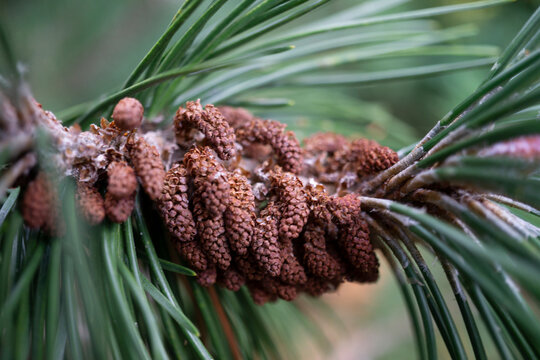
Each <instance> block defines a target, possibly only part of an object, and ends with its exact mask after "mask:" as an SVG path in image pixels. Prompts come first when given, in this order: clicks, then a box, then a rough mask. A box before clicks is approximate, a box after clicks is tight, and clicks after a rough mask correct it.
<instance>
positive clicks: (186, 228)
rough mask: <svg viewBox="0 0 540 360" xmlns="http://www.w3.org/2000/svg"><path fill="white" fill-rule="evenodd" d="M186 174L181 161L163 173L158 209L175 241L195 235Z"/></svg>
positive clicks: (186, 239) (187, 239) (189, 238)
mask: <svg viewBox="0 0 540 360" xmlns="http://www.w3.org/2000/svg"><path fill="white" fill-rule="evenodd" d="M187 176H188V174H187V170H186V168H185V166H184V164H182V163H178V164H176V165H175V166H173V167H172V168H171V169H170V170H169V171H167V174H166V175H165V180H164V183H163V189H162V192H161V198H160V200H159V210H160V213H161V217H162V219H163V222H164V223H165V226H166V227H167V230H168V231H169V233H170V234H171V235H172V236H173V238H174V239H175V240H177V241H191V240H193V238H194V237H195V233H196V230H195V221H194V220H193V215H192V213H191V211H190V210H189V198H188V177H187Z"/></svg>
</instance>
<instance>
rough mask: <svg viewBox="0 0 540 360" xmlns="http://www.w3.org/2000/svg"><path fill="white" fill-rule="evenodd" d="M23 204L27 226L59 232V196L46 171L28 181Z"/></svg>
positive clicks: (23, 213)
mask: <svg viewBox="0 0 540 360" xmlns="http://www.w3.org/2000/svg"><path fill="white" fill-rule="evenodd" d="M21 205H22V209H21V211H22V216H23V219H24V223H25V224H26V226H28V227H30V228H32V229H44V230H46V231H48V232H50V233H52V234H54V233H57V232H58V230H59V229H58V224H57V221H58V212H59V208H58V206H59V205H58V197H57V194H56V191H55V189H54V188H53V186H52V184H51V182H50V180H49V179H48V177H47V175H46V174H45V173H43V172H40V173H38V175H37V177H36V178H35V179H34V180H32V181H31V182H29V183H28V186H27V187H26V189H25V191H24V195H23V198H22V204H21Z"/></svg>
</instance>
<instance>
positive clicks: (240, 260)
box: [234, 254, 264, 281]
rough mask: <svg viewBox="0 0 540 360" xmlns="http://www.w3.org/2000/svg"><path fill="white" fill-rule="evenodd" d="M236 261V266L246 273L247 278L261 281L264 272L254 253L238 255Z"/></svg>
mask: <svg viewBox="0 0 540 360" xmlns="http://www.w3.org/2000/svg"><path fill="white" fill-rule="evenodd" d="M234 261H235V264H236V268H237V269H238V270H239V271H240V272H241V273H242V274H243V275H244V277H245V278H246V280H249V281H259V280H262V278H263V277H264V272H263V270H261V269H260V268H259V267H258V266H257V264H256V261H255V259H254V258H253V255H251V254H247V255H245V256H237V257H235V259H234Z"/></svg>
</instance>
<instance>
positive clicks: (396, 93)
mask: <svg viewBox="0 0 540 360" xmlns="http://www.w3.org/2000/svg"><path fill="white" fill-rule="evenodd" d="M461 2H463V1H424V0H422V1H409V2H408V3H406V4H405V5H404V6H401V7H400V8H399V9H396V10H407V9H419V8H423V7H431V6H438V5H447V4H454V3H461ZM179 3H180V2H178V1H172V0H116V1H110V0H93V1H73V0H54V1H53V0H49V1H37V0H30V1H17V0H8V1H6V0H2V1H0V21H2V22H3V25H4V26H5V27H6V28H7V31H8V34H9V36H10V38H11V39H12V41H13V43H14V47H15V51H16V54H17V57H18V58H19V59H20V60H21V62H22V63H23V64H24V65H25V66H26V68H27V75H26V76H27V79H28V80H29V82H30V84H31V87H32V89H33V92H34V95H35V97H36V99H37V100H38V101H39V102H41V103H42V104H43V106H44V108H46V109H50V110H52V111H60V110H62V109H65V108H67V107H70V106H73V105H76V104H77V103H80V102H84V101H87V100H90V99H94V98H96V97H99V96H100V95H101V94H103V93H104V92H106V91H108V90H111V89H117V88H118V87H119V86H120V85H121V84H122V82H123V81H124V80H125V79H126V77H127V76H128V74H129V73H130V71H131V70H132V69H133V68H134V67H135V65H136V64H137V62H138V61H139V60H140V59H141V57H142V56H143V55H144V53H145V52H146V51H147V50H148V49H149V48H150V47H151V46H152V44H153V43H154V42H155V41H156V39H157V38H158V37H159V35H160V34H161V32H162V31H163V30H164V29H165V28H166V26H167V24H168V22H169V21H170V18H171V16H172V15H173V14H174V12H175V11H176V9H177V8H178V6H179ZM352 3H355V1H341V0H337V1H334V2H332V3H330V4H329V5H328V6H326V7H325V9H324V10H323V11H322V12H319V16H321V14H324V12H327V13H332V12H335V11H338V10H340V9H342V8H345V7H346V6H348V5H350V4H352ZM539 4H540V1H532V0H530V1H525V0H520V1H516V2H515V3H511V4H507V5H503V6H498V7H494V8H489V9H484V10H478V11H471V12H461V13H458V14H453V15H447V16H444V17H441V18H438V19H437V20H438V21H439V22H440V23H441V24H444V25H446V26H452V25H457V24H464V23H472V24H474V25H475V26H477V28H478V33H477V34H476V36H474V37H472V38H467V39H460V40H458V42H459V43H461V44H462V43H469V44H486V45H494V46H498V47H500V48H503V47H504V46H506V45H507V44H508V42H509V41H510V39H511V38H512V37H513V36H514V35H515V33H516V32H517V31H518V30H519V28H520V27H521V26H522V25H523V23H524V22H525V21H526V19H527V18H528V17H529V16H530V15H531V14H532V12H533V11H534V10H535V9H536V7H537V6H538V5H539ZM432 60H433V59H430V61H432ZM408 61H410V63H407V64H404V66H416V65H423V64H424V65H425V64H429V63H428V62H427V60H425V59H424V60H419V59H411V60H408ZM371 66H373V65H371ZM486 72H487V69H479V70H468V71H462V72H458V73H453V74H449V75H443V76H437V77H431V78H425V79H419V80H414V81H398V82H389V83H384V84H380V85H373V86H365V87H362V88H350V89H347V90H346V91H345V92H343V93H338V94H337V95H338V96H342V94H346V95H347V96H350V97H353V98H356V99H357V101H358V104H360V105H359V108H360V109H361V112H362V113H360V114H358V117H359V118H360V117H370V116H388V113H389V114H391V116H393V117H395V118H399V119H401V120H402V121H404V122H405V123H407V124H409V125H410V127H411V131H412V137H416V136H421V135H422V134H423V133H424V132H425V131H426V130H427V129H428V128H429V127H430V126H431V125H432V124H433V123H434V122H435V121H437V120H438V119H439V118H441V117H442V116H443V115H444V114H445V113H446V112H447V111H448V110H449V109H451V108H452V107H453V106H454V105H456V104H457V103H458V102H459V101H460V100H462V99H463V98H464V97H466V96H467V95H468V94H469V93H470V92H471V91H472V90H473V89H474V88H475V87H477V86H478V85H479V83H480V82H481V81H482V79H483V77H484V76H485V74H486ZM269 92H271V90H269ZM312 94H313V96H314V97H315V96H322V97H324V96H326V94H329V95H330V94H332V95H334V96H335V95H336V94H335V92H334V90H333V89H329V90H327V89H313V92H312ZM306 101H313V99H306ZM364 105H365V106H364ZM379 109H385V110H386V111H379ZM344 111H345V110H344ZM291 112H292V113H294V108H292V109H291ZM298 115H299V114H295V117H294V119H296V120H294V121H296V122H297V123H296V124H295V123H293V124H292V125H293V126H295V125H296V126H298V127H301V124H300V123H299V122H300V121H309V119H308V118H302V117H301V116H298ZM300 115H301V114H300ZM392 130H393V129H373V132H374V134H376V133H377V132H387V131H392ZM404 136H405V135H404ZM409 136H410V135H407V136H406V137H405V138H404V139H403V144H399V143H398V142H395V144H396V146H398V145H404V144H406V143H407V142H410V141H411V139H409ZM382 137H384V136H382ZM398 138H399V135H398ZM432 262H434V265H435V260H434V259H432ZM443 292H444V289H443ZM325 301H326V302H328V304H330V305H331V306H332V307H333V308H334V309H335V310H336V312H337V314H338V316H339V317H340V319H341V320H340V321H341V322H342V324H343V326H344V328H345V330H346V332H343V331H337V332H336V331H331V330H330V329H329V336H330V338H331V339H332V340H333V343H334V345H335V349H334V350H331V352H330V355H329V354H326V355H321V354H315V355H317V356H314V358H325V357H327V356H329V358H335V359H336V358H337V359H357V358H362V359H371V358H375V359H396V358H399V359H411V358H415V356H416V355H415V351H414V346H413V340H412V337H411V334H410V330H409V325H408V318H407V313H406V311H405V307H404V305H403V303H402V300H401V298H400V295H399V292H398V289H397V287H396V286H395V284H394V281H393V279H392V277H391V276H390V274H389V273H388V270H387V269H384V270H383V273H382V280H381V281H380V282H379V283H378V284H376V285H369V286H358V285H347V286H345V287H343V288H342V289H340V291H339V292H338V293H337V294H334V295H328V296H325ZM450 304H451V305H454V306H455V302H452V301H450ZM461 325H462V324H461ZM485 339H488V337H485ZM486 341H488V342H489V340H486ZM486 345H487V346H486V348H487V349H490V348H491V349H493V346H492V344H489V343H488V344H486ZM439 348H440V349H442V348H443V346H440V347H439ZM488 355H494V354H493V353H491V354H488ZM441 358H448V354H447V353H446V352H445V350H441Z"/></svg>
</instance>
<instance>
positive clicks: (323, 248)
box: [303, 223, 345, 280]
mask: <svg viewBox="0 0 540 360" xmlns="http://www.w3.org/2000/svg"><path fill="white" fill-rule="evenodd" d="M303 237H304V241H305V242H304V263H305V266H306V269H307V270H308V271H309V272H310V273H311V274H313V275H314V276H316V277H320V278H323V279H327V280H331V279H337V278H340V277H341V276H342V274H343V272H344V271H345V268H344V266H343V264H342V262H341V261H339V259H338V258H337V257H334V256H332V254H330V253H329V252H328V250H327V244H326V233H325V231H324V229H323V228H321V227H320V226H319V225H316V224H313V223H308V225H307V226H306V231H305V232H304V235H303Z"/></svg>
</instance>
